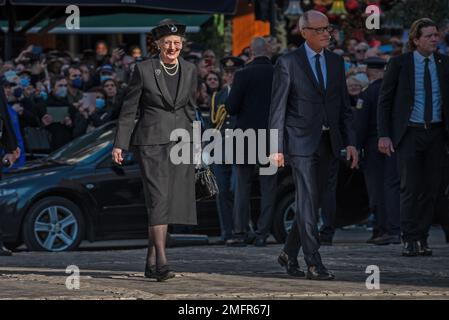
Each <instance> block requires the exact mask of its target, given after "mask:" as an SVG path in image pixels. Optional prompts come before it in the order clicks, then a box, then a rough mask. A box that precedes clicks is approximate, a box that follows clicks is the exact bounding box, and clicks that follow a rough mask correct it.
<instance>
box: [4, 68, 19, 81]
mask: <svg viewBox="0 0 449 320" xmlns="http://www.w3.org/2000/svg"><path fill="white" fill-rule="evenodd" d="M4 76H5V78H6V79H11V78H14V77H15V76H17V72H15V71H14V70H9V71H6V72H5V73H4Z"/></svg>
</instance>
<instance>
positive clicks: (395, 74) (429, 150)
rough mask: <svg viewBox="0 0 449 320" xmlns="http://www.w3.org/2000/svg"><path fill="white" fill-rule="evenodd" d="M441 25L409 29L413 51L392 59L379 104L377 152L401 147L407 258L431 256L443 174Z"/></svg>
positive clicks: (445, 89)
mask: <svg viewBox="0 0 449 320" xmlns="http://www.w3.org/2000/svg"><path fill="white" fill-rule="evenodd" d="M438 40H439V32H438V26H437V24H436V23H435V22H433V21H432V20H430V19H427V18H423V19H419V20H417V21H415V22H414V23H413V24H412V26H411V28H410V35H409V48H410V49H411V51H410V52H408V53H405V54H403V55H400V56H397V57H394V58H392V59H391V60H390V61H389V63H388V65H387V69H386V72H385V76H384V80H383V83H382V87H381V90H380V97H379V106H378V130H379V132H378V134H379V142H378V146H379V150H380V151H381V152H382V153H385V154H387V155H391V153H392V152H395V150H397V157H398V168H399V175H400V180H401V186H400V216H401V231H402V240H403V242H404V248H403V251H402V255H404V256H417V255H423V256H429V255H432V250H431V249H430V248H429V245H428V243H427V238H428V235H429V228H430V226H431V223H432V218H433V212H434V205H435V200H436V199H435V197H436V195H437V193H438V192H437V191H438V187H439V184H440V181H441V180H440V179H441V176H442V172H443V167H442V165H443V162H444V161H443V158H444V152H445V140H446V138H447V131H448V128H449V57H447V56H443V55H440V54H438V53H437V44H438Z"/></svg>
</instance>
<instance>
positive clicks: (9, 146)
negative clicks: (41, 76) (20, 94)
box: [0, 79, 20, 256]
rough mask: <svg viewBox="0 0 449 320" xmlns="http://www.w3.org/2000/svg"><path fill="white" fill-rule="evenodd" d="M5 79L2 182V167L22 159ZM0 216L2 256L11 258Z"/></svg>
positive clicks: (0, 122) (0, 97)
mask: <svg viewBox="0 0 449 320" xmlns="http://www.w3.org/2000/svg"><path fill="white" fill-rule="evenodd" d="M4 81H6V80H5V79H1V80H0V149H3V150H5V151H6V154H5V155H4V156H3V157H2V158H1V163H0V180H1V174H2V170H1V168H2V167H11V166H12V165H13V164H14V162H15V161H16V160H17V159H18V158H19V157H20V149H19V148H18V142H17V137H16V135H15V133H14V128H13V125H12V123H11V119H10V117H9V112H8V109H7V105H8V101H7V100H6V96H5V93H4V89H3V83H4ZM1 222H2V220H1V216H0V256H11V255H12V252H11V251H10V250H8V249H7V248H5V246H4V244H3V234H2V228H1Z"/></svg>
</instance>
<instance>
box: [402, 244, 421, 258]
mask: <svg viewBox="0 0 449 320" xmlns="http://www.w3.org/2000/svg"><path fill="white" fill-rule="evenodd" d="M402 255H403V256H404V257H416V256H417V255H418V249H417V248H416V241H406V242H405V243H404V248H402Z"/></svg>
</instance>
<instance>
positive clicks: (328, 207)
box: [320, 157, 340, 239]
mask: <svg viewBox="0 0 449 320" xmlns="http://www.w3.org/2000/svg"><path fill="white" fill-rule="evenodd" d="M339 167H340V160H339V159H338V158H337V157H334V158H332V160H331V161H330V167H329V179H328V181H327V186H326V187H325V191H324V195H323V201H322V204H321V219H322V220H323V225H322V226H321V229H320V234H321V235H322V236H323V237H325V238H328V239H332V238H333V237H334V234H335V223H336V218H337V180H338V169H339Z"/></svg>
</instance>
